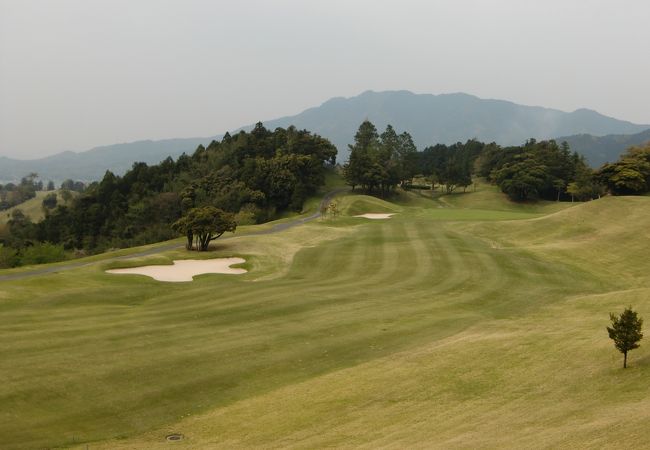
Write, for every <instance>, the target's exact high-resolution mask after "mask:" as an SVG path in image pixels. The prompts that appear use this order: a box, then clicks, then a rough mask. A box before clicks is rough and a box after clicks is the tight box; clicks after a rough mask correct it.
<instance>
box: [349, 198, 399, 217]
mask: <svg viewBox="0 0 650 450" xmlns="http://www.w3.org/2000/svg"><path fill="white" fill-rule="evenodd" d="M340 202H341V205H340V209H341V212H342V213H343V214H345V215H348V216H359V215H362V214H367V213H396V212H398V211H400V210H401V208H400V207H399V206H397V205H395V204H393V203H390V202H387V201H385V200H381V199H379V198H376V197H371V196H369V195H349V196H346V197H341V200H340Z"/></svg>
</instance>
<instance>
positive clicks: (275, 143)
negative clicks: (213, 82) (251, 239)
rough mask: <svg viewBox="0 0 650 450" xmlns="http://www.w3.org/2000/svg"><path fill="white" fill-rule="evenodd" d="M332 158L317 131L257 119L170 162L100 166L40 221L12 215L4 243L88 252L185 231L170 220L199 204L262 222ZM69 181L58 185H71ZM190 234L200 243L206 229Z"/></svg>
mask: <svg viewBox="0 0 650 450" xmlns="http://www.w3.org/2000/svg"><path fill="white" fill-rule="evenodd" d="M335 158H336V148H335V147H334V146H333V145H332V144H331V143H330V142H329V141H327V140H326V139H324V138H322V137H320V136H317V135H312V134H311V133H310V132H308V131H306V130H297V129H296V128H294V127H290V128H288V129H283V128H277V129H276V130H274V131H270V130H267V129H266V128H264V126H263V125H262V124H261V123H258V124H257V125H256V126H255V128H254V129H253V130H252V131H251V132H248V133H247V132H244V131H241V132H239V133H237V134H235V135H234V136H231V135H229V134H226V135H225V136H224V137H223V139H222V140H221V141H213V142H212V143H211V144H210V145H208V146H207V148H205V147H203V146H199V147H198V148H197V150H196V151H195V152H194V154H193V155H191V156H188V155H182V156H180V157H179V158H178V159H177V160H176V161H174V160H173V159H171V158H168V159H166V160H165V161H163V162H161V163H160V164H157V165H152V166H148V165H147V164H144V163H136V164H134V165H133V168H132V169H131V170H129V171H128V172H127V173H126V174H125V175H124V176H122V177H119V176H115V175H114V174H113V173H111V172H107V173H106V174H105V176H104V177H103V179H102V180H101V181H99V182H95V183H92V184H90V185H89V186H87V187H86V188H85V190H83V192H82V193H80V194H79V195H76V196H75V197H74V198H72V199H70V201H67V202H65V203H63V204H58V205H57V206H56V207H55V208H53V209H49V208H48V209H46V216H45V218H44V220H42V221H41V222H40V223H32V222H31V221H30V220H29V218H27V217H24V215H23V216H22V217H17V218H15V219H13V218H12V220H11V221H10V222H9V230H10V233H9V236H8V237H6V238H5V239H4V245H5V247H13V248H14V249H18V250H20V249H21V248H25V247H28V246H31V245H34V244H36V243H39V242H41V243H42V242H49V243H53V244H62V245H63V246H64V248H65V249H67V250H71V249H84V250H86V251H91V252H95V251H102V250H105V249H108V248H115V247H123V246H131V245H141V244H146V243H151V242H157V241H160V240H164V239H169V238H172V237H176V236H177V235H178V234H177V233H182V234H185V235H187V230H185V229H184V228H183V227H181V226H180V225H182V224H180V223H179V224H178V226H176V227H174V229H172V224H174V223H177V221H178V220H179V219H180V218H181V217H183V216H187V215H192V214H196V211H199V210H201V209H202V208H206V207H213V208H218V209H219V210H222V211H223V212H224V213H230V214H232V215H234V218H233V219H232V220H235V221H237V222H240V223H241V222H250V223H257V222H262V221H266V220H269V219H271V218H273V217H275V216H276V215H277V213H278V212H279V211H283V210H300V209H301V208H302V205H303V202H304V200H305V199H306V198H307V197H308V196H309V195H311V194H313V193H315V192H316V190H317V189H318V188H319V187H320V186H322V185H323V184H324V181H325V171H326V168H327V166H329V165H333V164H334V162H335ZM75 185H76V183H74V182H72V183H67V184H66V183H64V186H62V187H63V188H64V189H65V191H67V190H77V189H76V188H75ZM78 187H79V188H81V186H78ZM50 201H52V200H50ZM192 211H195V212H194V213H192ZM212 237H214V236H209V237H208V242H209V240H210V239H212ZM193 238H199V247H202V246H203V244H204V243H205V238H206V236H201V233H200V232H199V233H195V234H194V236H193Z"/></svg>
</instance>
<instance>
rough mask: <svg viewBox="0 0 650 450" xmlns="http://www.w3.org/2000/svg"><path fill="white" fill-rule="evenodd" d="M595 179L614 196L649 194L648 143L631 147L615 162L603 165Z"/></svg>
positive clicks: (649, 157) (649, 155)
mask: <svg viewBox="0 0 650 450" xmlns="http://www.w3.org/2000/svg"><path fill="white" fill-rule="evenodd" d="M596 179H597V180H598V181H599V182H600V183H602V184H603V185H604V186H606V187H607V189H608V190H609V191H610V192H611V193H612V194H614V195H637V194H645V193H646V192H650V142H648V143H646V144H645V145H643V146H639V147H631V148H630V149H629V150H628V151H627V152H626V153H624V154H623V155H621V157H620V158H619V160H618V161H617V162H615V163H611V164H605V165H604V166H603V167H601V168H600V170H599V171H598V172H597V173H596Z"/></svg>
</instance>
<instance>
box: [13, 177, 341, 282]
mask: <svg viewBox="0 0 650 450" xmlns="http://www.w3.org/2000/svg"><path fill="white" fill-rule="evenodd" d="M347 189H348V188H339V189H334V190H333V191H330V192H328V193H327V194H325V196H324V197H323V199H322V200H321V202H320V204H319V205H318V211H316V212H315V213H313V214H310V215H309V216H306V217H299V218H297V219H294V220H291V221H288V222H282V223H278V224H275V225H273V226H272V227H271V228H268V229H266V230H260V231H253V232H252V233H247V234H245V235H244V236H257V235H264V234H273V233H279V232H280V231H284V230H288V229H289V228H293V227H295V226H298V225H302V224H305V223H307V222H311V221H313V220H315V219H318V218H319V217H320V211H321V210H322V209H323V207H324V206H325V205H326V204H327V203H329V202H330V201H331V200H332V198H334V197H335V196H336V195H338V194H340V193H341V192H344V191H346V190H347ZM233 237H234V236H226V237H224V238H222V240H224V239H231V238H233ZM181 247H183V245H179V244H178V243H177V242H173V243H170V244H166V245H161V246H160V247H156V248H151V249H149V250H143V251H141V252H137V253H131V254H129V255H124V256H115V257H113V258H107V259H102V260H100V261H91V262H82V261H79V262H72V263H69V264H65V265H61V266H50V267H39V268H37V269H33V270H28V271H25V272H19V273H12V274H6V275H0V281H11V280H19V279H22V278H28V277H34V276H38V275H47V274H50V273H58V272H63V271H66V270H72V269H78V268H79V267H86V266H91V265H93V264H97V263H99V262H102V263H104V262H107V261H119V260H122V259H130V258H142V257H144V256H151V255H157V254H158V253H163V252H166V251H169V250H174V249H177V248H181Z"/></svg>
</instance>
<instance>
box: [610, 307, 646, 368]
mask: <svg viewBox="0 0 650 450" xmlns="http://www.w3.org/2000/svg"><path fill="white" fill-rule="evenodd" d="M609 318H610V320H611V321H612V326H611V327H607V332H608V333H609V338H610V339H612V340H613V341H614V346H615V347H616V349H617V350H618V351H619V352H621V353H623V368H624V369H625V368H626V367H627V352H629V351H630V350H634V349H635V348H639V341H640V340H641V339H642V338H643V333H642V332H641V326H642V325H643V319H642V318H640V317H638V315H637V313H636V311H633V310H632V307H629V306H628V307H627V308H625V311H623V312H622V313H621V315H620V316H617V315H616V314H614V313H610V315H609Z"/></svg>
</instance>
